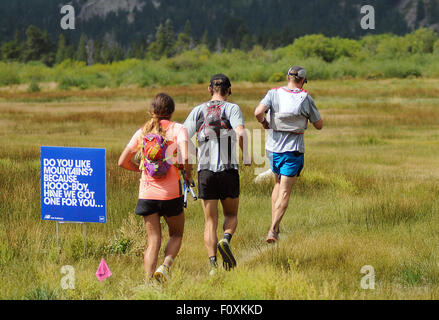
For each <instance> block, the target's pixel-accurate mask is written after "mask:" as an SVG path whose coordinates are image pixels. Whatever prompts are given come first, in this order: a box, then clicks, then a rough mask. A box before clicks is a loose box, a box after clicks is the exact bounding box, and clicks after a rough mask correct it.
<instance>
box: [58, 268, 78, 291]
mask: <svg viewBox="0 0 439 320" xmlns="http://www.w3.org/2000/svg"><path fill="white" fill-rule="evenodd" d="M61 274H65V276H64V277H62V278H61V282H60V285H61V289H63V290H74V289H75V268H73V267H72V266H62V267H61Z"/></svg>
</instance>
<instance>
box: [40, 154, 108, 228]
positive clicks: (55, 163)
mask: <svg viewBox="0 0 439 320" xmlns="http://www.w3.org/2000/svg"><path fill="white" fill-rule="evenodd" d="M106 212H107V206H106V182H105V149H89V148H64V147H41V219H42V220H50V221H68V222H97V223H106V222H107V214H106Z"/></svg>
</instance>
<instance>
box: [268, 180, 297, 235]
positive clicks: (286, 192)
mask: <svg viewBox="0 0 439 320" xmlns="http://www.w3.org/2000/svg"><path fill="white" fill-rule="evenodd" d="M296 179H297V178H296V177H286V176H282V178H281V179H280V183H279V187H278V191H277V198H276V201H273V200H272V203H273V204H274V206H273V207H272V224H271V228H270V231H274V232H279V225H280V222H281V220H282V218H283V216H284V214H285V212H286V211H287V208H288V203H289V201H290V194H291V190H292V188H293V185H294V183H295V182H296ZM276 185H277V183H276ZM275 188H276V186H275ZM273 193H274V190H273Z"/></svg>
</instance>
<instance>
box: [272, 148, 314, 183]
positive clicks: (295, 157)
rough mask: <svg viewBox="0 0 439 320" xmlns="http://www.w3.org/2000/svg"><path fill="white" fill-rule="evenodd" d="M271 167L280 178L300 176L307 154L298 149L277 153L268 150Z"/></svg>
mask: <svg viewBox="0 0 439 320" xmlns="http://www.w3.org/2000/svg"><path fill="white" fill-rule="evenodd" d="M267 157H268V159H269V160H270V168H271V171H273V172H274V173H275V174H277V176H278V177H279V179H280V178H281V176H286V177H296V176H297V177H300V173H301V172H302V169H303V166H304V164H305V155H304V154H303V153H299V152H297V151H293V152H283V153H276V152H270V151H267Z"/></svg>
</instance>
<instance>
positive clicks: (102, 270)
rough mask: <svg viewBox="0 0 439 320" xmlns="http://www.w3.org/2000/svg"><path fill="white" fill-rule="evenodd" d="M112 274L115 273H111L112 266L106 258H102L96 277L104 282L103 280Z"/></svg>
mask: <svg viewBox="0 0 439 320" xmlns="http://www.w3.org/2000/svg"><path fill="white" fill-rule="evenodd" d="M112 275H113V274H112V273H111V270H110V268H108V265H107V263H106V262H105V260H104V258H102V260H101V263H100V264H99V267H98V270H97V271H96V277H97V278H98V280H99V281H100V282H102V280H104V279H106V278H108V277H111V276H112Z"/></svg>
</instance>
